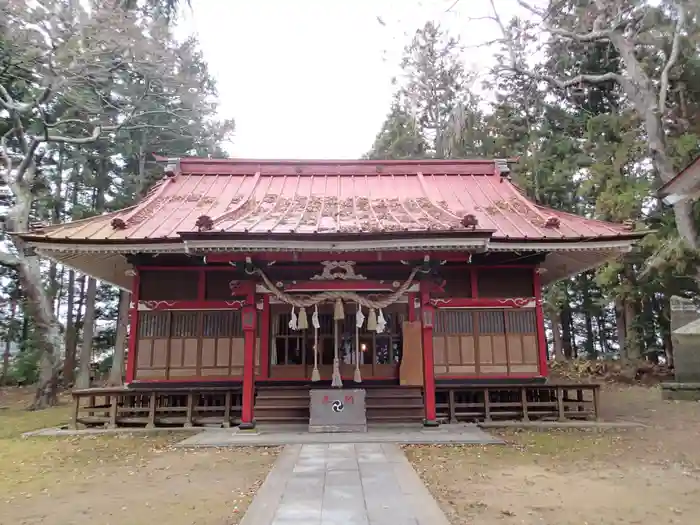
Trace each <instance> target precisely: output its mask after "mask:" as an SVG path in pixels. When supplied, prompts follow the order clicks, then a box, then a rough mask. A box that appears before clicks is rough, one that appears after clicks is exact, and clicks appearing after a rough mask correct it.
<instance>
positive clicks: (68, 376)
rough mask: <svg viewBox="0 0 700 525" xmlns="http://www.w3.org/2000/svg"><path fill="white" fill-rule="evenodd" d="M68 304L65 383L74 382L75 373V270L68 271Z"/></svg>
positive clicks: (66, 384) (64, 365)
mask: <svg viewBox="0 0 700 525" xmlns="http://www.w3.org/2000/svg"><path fill="white" fill-rule="evenodd" d="M67 293H68V306H67V312H66V357H65V360H64V361H63V384H64V385H65V386H68V385H70V384H71V383H73V379H74V377H73V376H74V374H75V335H76V334H75V324H74V321H73V314H74V312H73V308H74V300H75V270H70V271H69V272H68V290H67Z"/></svg>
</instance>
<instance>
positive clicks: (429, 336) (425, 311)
mask: <svg viewBox="0 0 700 525" xmlns="http://www.w3.org/2000/svg"><path fill="white" fill-rule="evenodd" d="M420 285H421V289H420V303H421V323H422V334H421V335H422V343H423V344H422V346H423V390H424V397H425V421H424V424H425V425H426V426H436V425H437V424H438V423H437V409H436V406H435V368H434V362H435V360H434V357H433V327H432V324H434V323H435V312H434V311H433V312H431V311H430V310H432V309H433V307H432V305H431V304H430V292H429V288H428V282H427V281H421V283H420ZM426 315H432V323H431V325H430V326H428V325H426V323H425V320H426Z"/></svg>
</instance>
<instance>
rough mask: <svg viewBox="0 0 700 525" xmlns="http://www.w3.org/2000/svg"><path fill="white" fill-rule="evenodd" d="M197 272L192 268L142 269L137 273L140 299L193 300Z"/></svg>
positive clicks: (197, 278) (196, 284) (197, 284)
mask: <svg viewBox="0 0 700 525" xmlns="http://www.w3.org/2000/svg"><path fill="white" fill-rule="evenodd" d="M198 286H199V272H197V271H193V270H167V271H161V270H142V271H141V272H140V273H139V300H140V301H178V300H179V301H194V300H196V299H197V289H198Z"/></svg>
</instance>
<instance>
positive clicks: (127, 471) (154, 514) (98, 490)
mask: <svg viewBox="0 0 700 525" xmlns="http://www.w3.org/2000/svg"><path fill="white" fill-rule="evenodd" d="M29 395H30V393H29V392H26V391H18V390H16V389H15V390H0V523H3V524H5V523H8V524H10V523H12V524H14V525H30V524H32V525H33V524H39V523H42V524H44V525H71V524H81V525H82V524H85V523H99V524H100V525H111V524H120V525H122V524H129V525H141V524H144V525H145V524H149V525H150V524H153V523H163V524H167V525H210V524H211V525H214V524H216V525H231V524H235V523H238V522H239V521H240V519H241V518H242V516H243V514H244V513H245V509H246V508H247V506H248V504H249V503H250V501H251V500H252V497H253V495H254V494H255V492H256V490H257V488H258V487H259V486H260V485H261V484H262V481H263V480H264V478H265V475H266V474H267V472H268V471H269V470H270V468H271V466H272V463H273V462H274V459H275V457H276V455H277V453H278V452H279V451H278V449H276V448H235V449H223V450H218V449H212V450H201V451H192V450H183V449H175V448H173V447H172V444H173V443H175V442H177V441H179V440H181V439H183V437H184V436H183V435H182V434H179V435H178V434H177V433H174V434H173V433H163V434H155V435H149V436H143V435H134V436H127V435H120V436H99V437H94V436H91V437H80V438H68V439H66V438H31V439H23V438H22V437H21V433H22V432H26V431H28V430H33V429H37V428H42V427H47V426H56V425H59V424H62V423H65V422H66V421H68V417H69V413H70V409H69V408H68V407H67V406H60V407H57V408H52V409H49V410H44V411H40V412H27V411H25V410H23V408H24V407H25V406H26V405H27V399H28V396H29Z"/></svg>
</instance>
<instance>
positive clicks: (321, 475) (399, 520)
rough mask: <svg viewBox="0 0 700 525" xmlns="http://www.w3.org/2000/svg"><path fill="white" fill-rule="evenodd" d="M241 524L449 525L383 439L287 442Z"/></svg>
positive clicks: (396, 451)
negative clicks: (377, 441) (340, 441)
mask: <svg viewBox="0 0 700 525" xmlns="http://www.w3.org/2000/svg"><path fill="white" fill-rule="evenodd" d="M241 525H449V522H448V521H447V518H445V515H444V514H443V513H442V511H441V510H440V508H439V506H438V504H437V502H436V501H435V500H434V499H433V497H432V496H431V495H430V493H429V492H428V490H427V489H426V488H425V486H424V485H423V483H422V481H421V480H420V478H419V477H418V475H417V474H416V472H415V471H414V470H413V467H411V465H410V463H409V462H408V460H407V459H406V456H405V455H404V454H403V452H402V451H401V450H400V449H399V448H398V447H397V446H396V445H393V444H387V443H382V444H379V443H360V444H353V443H331V444H312V445H288V446H287V447H286V448H285V449H284V450H283V451H282V454H281V455H280V457H279V459H278V460H277V463H276V464H275V467H274V468H273V469H272V471H271V472H270V474H269V475H268V477H267V480H266V481H265V483H264V484H263V486H262V487H261V488H260V490H259V491H258V494H257V495H256V497H255V499H254V500H253V503H252V504H251V505H250V507H249V508H248V512H247V513H246V515H245V517H244V518H243V521H242V522H241Z"/></svg>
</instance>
